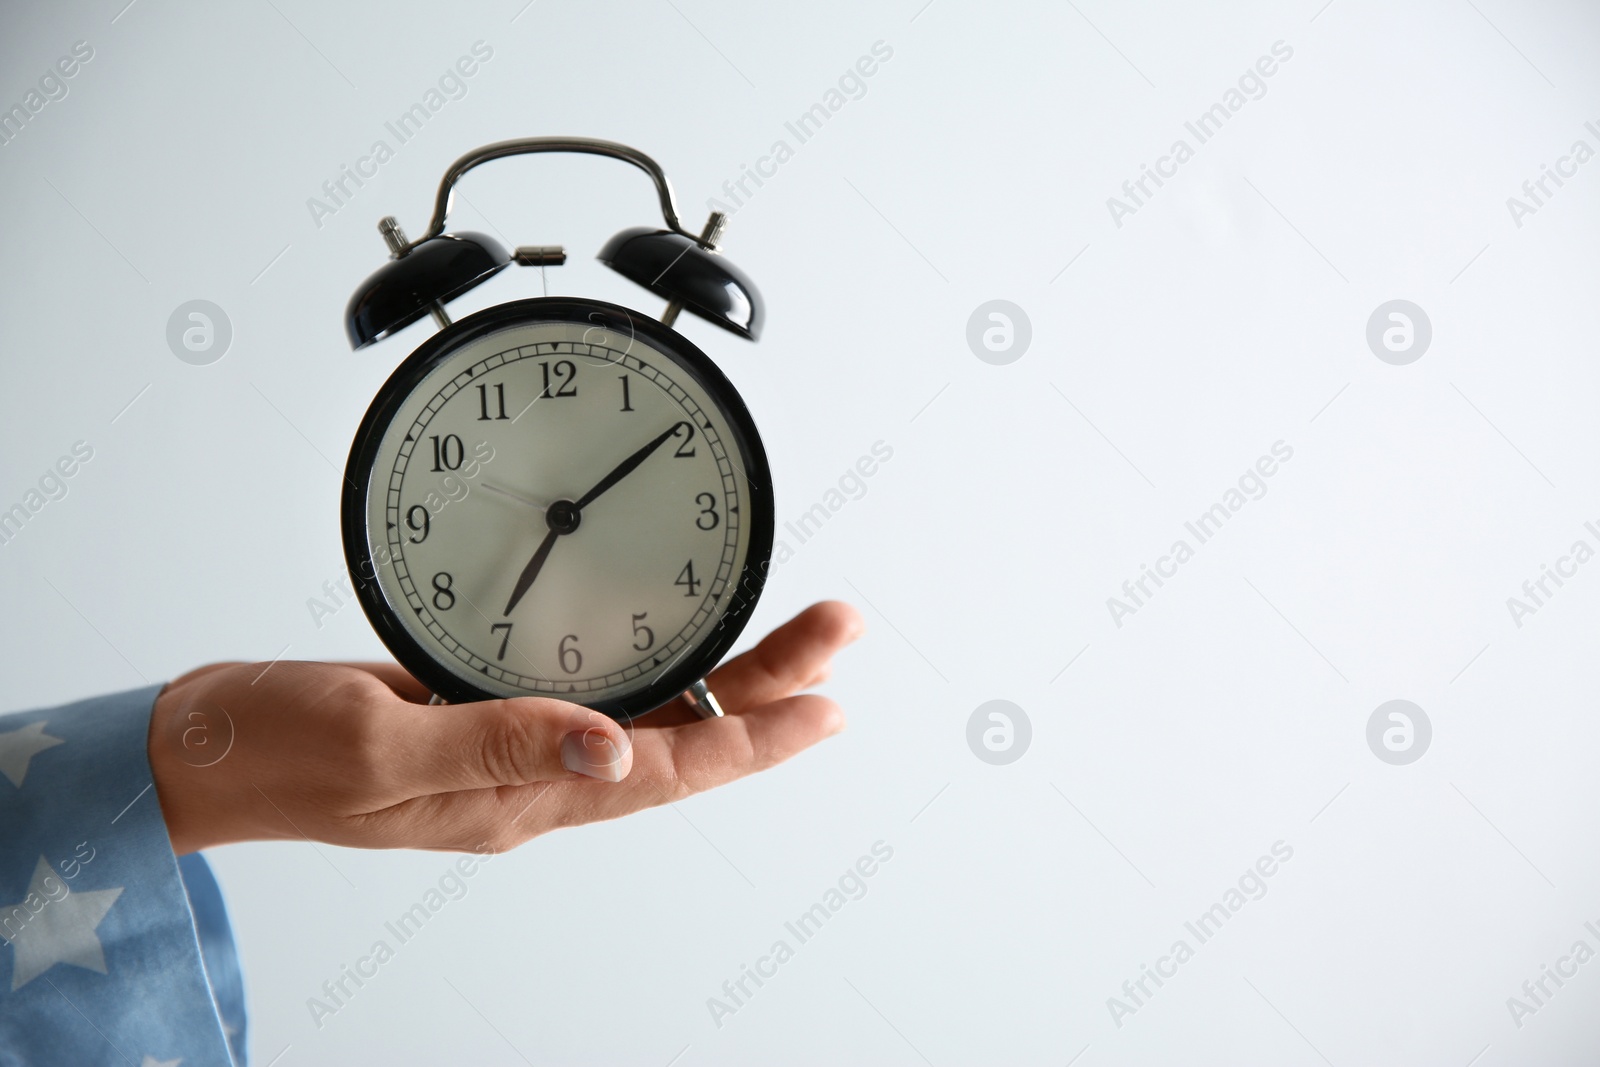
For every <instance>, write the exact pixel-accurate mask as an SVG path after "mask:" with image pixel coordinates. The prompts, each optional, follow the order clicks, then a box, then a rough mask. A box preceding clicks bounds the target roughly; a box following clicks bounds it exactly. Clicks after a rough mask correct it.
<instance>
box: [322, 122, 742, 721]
mask: <svg viewBox="0 0 1600 1067" xmlns="http://www.w3.org/2000/svg"><path fill="white" fill-rule="evenodd" d="M541 152H575V153H587V154H592V155H599V156H605V157H609V158H612V159H618V160H622V161H624V162H627V163H631V164H633V165H634V166H636V167H638V168H639V169H641V170H643V171H644V172H645V173H646V174H648V175H649V176H650V178H651V179H652V181H653V182H654V183H655V187H656V192H657V194H658V197H659V200H660V205H661V212H662V216H663V218H664V221H665V223H666V226H665V228H656V227H636V228H632V229H627V230H623V231H622V232H621V233H619V234H617V235H616V236H615V237H613V238H612V239H611V240H610V241H608V242H607V243H606V245H605V247H603V248H602V249H601V250H600V253H599V257H598V258H599V259H600V261H601V262H602V263H604V264H606V265H607V266H609V267H610V268H612V269H613V270H615V271H617V272H618V273H620V274H622V275H623V276H624V277H626V278H629V279H631V280H633V281H634V282H637V283H638V284H640V285H642V286H644V287H645V288H646V289H649V290H650V291H651V292H653V293H656V294H657V295H659V296H662V297H665V298H666V300H667V305H666V310H665V312H664V313H663V314H662V315H661V317H660V318H659V320H658V319H656V318H654V317H652V316H649V315H646V314H642V313H640V312H638V311H633V310H630V309H628V308H625V307H620V306H618V305H616V304H611V303H606V302H602V301H599V300H587V299H582V298H578V297H567V296H561V297H539V298H531V299H524V300H513V301H511V302H509V303H505V304H499V305H496V306H494V307H490V308H488V309H486V310H483V311H479V312H477V313H475V314H473V315H470V316H467V317H465V318H462V319H459V320H452V318H451V316H450V314H449V312H448V311H447V310H446V305H448V304H449V303H450V301H452V300H454V299H455V298H456V297H459V296H461V295H462V294H464V293H466V292H467V291H469V290H471V289H472V288H474V287H476V286H478V285H480V284H482V283H483V282H485V281H487V280H488V279H489V278H491V277H493V276H494V275H496V274H498V273H499V272H500V271H501V270H502V269H504V268H505V267H507V266H508V265H510V264H512V263H516V264H518V265H521V266H539V267H547V266H558V265H560V264H561V263H564V262H565V260H566V253H565V251H564V250H563V249H562V248H561V247H560V246H551V245H538V246H523V247H519V248H517V249H515V250H514V251H511V252H508V251H507V250H506V249H505V248H504V247H503V246H502V245H501V244H500V243H499V242H497V241H496V240H494V239H493V238H491V237H489V236H487V235H485V234H482V233H472V232H458V233H446V232H445V220H446V218H447V216H448V214H449V211H450V205H451V198H452V194H453V189H454V187H455V185H456V183H457V182H458V181H459V180H460V179H461V177H462V176H463V175H464V174H466V173H467V171H469V170H471V169H472V168H473V167H476V166H478V165H479V164H481V163H486V162H489V161H491V160H495V159H501V158H504V157H507V156H513V155H522V154H527V153H541ZM725 221H726V220H725V217H724V216H723V215H722V214H721V213H713V214H712V215H711V218H710V220H709V221H708V222H707V224H706V226H705V227H704V229H703V230H702V231H701V232H700V233H699V234H695V233H691V232H689V231H687V230H685V229H684V228H683V226H682V225H681V224H680V222H679V219H678V213H677V208H676V205H675V203H674V200H673V194H672V188H671V185H670V184H669V183H668V181H667V178H666V175H665V174H664V173H663V172H662V170H661V168H660V166H658V165H657V164H656V162H655V161H654V160H653V159H651V158H650V157H649V156H647V155H645V154H644V153H643V152H640V151H638V150H636V149H633V148H629V147H628V146H626V145H621V144H616V143H614V142H610V141H600V140H591V139H582V138H554V137H541V138H525V139H520V140H512V141H502V142H499V143H496V144H491V145H486V146H484V147H482V148H479V149H477V150H476V151H473V152H469V153H467V154H466V155H464V156H462V157H461V158H460V159H458V160H456V161H455V162H454V163H453V164H451V166H450V168H449V170H448V171H446V172H445V175H444V178H443V180H442V181H441V183H440V185H439V192H438V196H437V198H436V201H435V204H434V213H433V219H432V221H431V223H430V224H429V226H428V229H427V231H426V232H425V233H424V234H423V235H422V236H421V237H420V238H418V239H416V240H408V239H407V238H406V236H405V234H404V233H403V232H402V230H401V228H400V226H399V224H398V223H397V222H396V221H395V220H394V219H393V218H392V217H390V218H385V219H383V220H382V221H381V222H380V223H379V224H378V229H379V232H380V233H381V234H382V235H383V238H384V240H385V242H386V243H387V245H388V248H389V252H390V259H389V262H387V263H386V264H384V266H383V267H382V268H380V269H379V270H378V271H377V272H376V273H374V274H373V275H372V276H371V277H369V278H368V279H367V280H366V281H365V282H364V283H362V285H361V287H360V288H359V289H357V290H356V292H355V295H354V296H353V297H351V299H350V303H349V306H348V308H347V311H346V316H345V327H346V331H347V333H348V335H349V339H350V344H351V346H352V347H353V348H355V349H363V348H366V347H367V346H369V345H371V344H373V343H375V342H377V341H379V340H382V339H383V338H385V337H387V336H388V335H390V334H392V333H395V332H396V331H398V330H400V329H402V328H403V327H405V326H407V325H410V324H411V323H413V322H416V321H418V320H420V319H422V318H424V317H428V316H431V317H432V319H433V321H434V322H435V323H436V324H437V326H438V332H436V333H434V334H433V335H432V336H430V337H429V338H428V339H427V340H426V341H425V342H423V344H422V345H421V347H419V348H418V349H417V350H416V351H415V352H413V353H412V354H411V355H410V356H409V357H407V359H406V360H405V362H403V363H401V364H400V366H399V368H398V369H397V370H395V372H394V373H393V374H392V375H391V376H390V377H389V379H388V381H386V382H385V383H384V385H383V388H382V389H381V390H379V392H378V395H377V397H376V398H375V399H374V400H373V402H372V405H371V407H369V408H368V409H367V413H366V416H365V417H364V418H363V419H362V420H361V424H360V428H359V429H358V430H357V431H356V436H355V442H354V444H353V445H352V447H351V450H350V458H349V462H348V465H347V467H346V470H345V479H344V490H343V501H342V515H341V521H342V527H343V530H342V533H343V543H344V552H345V559H346V562H347V563H348V565H349V568H350V574H351V579H352V583H353V586H354V588H355V592H356V596H357V598H358V599H359V601H360V603H361V606H362V609H363V610H364V611H365V612H366V615H367V618H368V619H369V620H370V621H371V623H372V626H373V628H374V629H375V630H376V631H377V633H378V636H379V637H380V638H381V639H382V640H383V642H384V644H385V645H386V646H387V647H388V649H389V651H390V652H391V653H393V655H394V657H395V658H396V659H397V660H398V661H399V662H400V663H401V665H403V666H404V667H405V668H406V669H407V670H409V671H410V672H411V673H412V674H413V675H414V676H416V678H417V679H418V680H420V681H421V682H423V683H424V684H426V685H427V686H428V687H429V688H430V689H431V690H432V691H433V693H434V694H435V697H434V702H436V703H461V702H466V701H474V700H486V699H493V698H501V697H522V696H542V697H556V698H560V699H563V700H570V701H573V702H575V703H579V704H582V705H584V706H586V707H589V708H593V709H595V710H597V711H601V712H604V713H606V714H608V715H610V716H612V717H613V718H616V719H618V720H620V721H626V720H628V719H630V718H633V717H635V716H637V715H641V714H643V713H645V712H647V711H650V710H651V709H653V708H656V707H659V706H661V705H662V704H665V703H667V702H669V701H671V700H674V699H676V698H678V697H680V696H682V697H684V698H685V699H686V700H687V702H688V704H689V705H690V706H691V707H692V708H694V709H695V710H696V711H697V712H698V713H699V714H700V715H701V716H703V717H712V716H718V715H721V714H722V710H721V708H720V707H719V706H718V704H717V701H716V698H715V696H714V695H713V694H712V693H711V692H710V690H709V689H708V688H707V686H706V684H705V678H706V675H707V674H708V673H709V672H710V671H711V669H712V668H713V667H714V666H716V664H717V663H718V662H719V661H720V660H721V658H722V657H723V656H724V655H725V654H726V653H727V652H728V650H729V649H730V648H731V647H732V646H733V644H734V642H735V641H737V640H738V637H739V634H740V632H741V631H742V630H743V629H744V626H745V623H746V622H747V621H748V620H749V618H750V614H751V612H752V611H753V610H754V608H755V606H756V602H757V600H758V599H759V597H760V595H761V589H762V585H763V582H764V579H765V576H766V571H767V567H768V563H769V560H770V558H771V552H772V538H773V516H774V509H773V500H772V489H771V478H770V476H769V473H768V469H767V458H766V453H765V451H764V449H763V447H762V443H761V436H760V434H759V433H758V432H757V431H756V426H755V423H754V421H753V420H752V419H751V417H750V413H749V411H748V410H747V408H746V407H745V404H744V401H743V400H742V399H741V398H740V396H739V393H738V391H737V390H735V389H734V387H733V385H732V384H731V383H730V382H729V381H728V379H727V377H726V376H724V375H723V373H722V372H721V371H720V370H718V368H717V366H716V365H715V364H714V363H713V362H712V361H711V360H710V359H709V358H708V357H707V356H706V355H705V353H704V352H702V351H701V350H700V349H699V348H697V347H696V346H695V345H694V344H693V343H692V342H691V341H690V340H689V339H688V338H686V337H685V336H683V334H681V333H679V332H678V331H677V330H675V329H674V328H673V326H674V324H675V323H676V321H677V318H678V316H679V314H680V313H681V312H682V311H689V312H691V313H693V314H695V315H697V316H699V317H700V318H702V319H705V320H706V321H708V322H712V323H715V324H716V325H717V326H720V327H722V328H723V329H726V330H729V331H731V332H733V333H735V334H738V335H739V336H741V337H744V338H746V339H748V340H751V341H754V340H756V338H757V336H758V335H759V334H760V331H761V325H762V320H763V308H762V302H761V297H760V295H759V294H758V293H757V291H756V288H755V286H754V285H753V284H752V283H751V281H750V279H749V278H748V277H746V276H745V274H744V273H743V272H742V271H740V270H739V269H738V268H737V267H735V266H734V265H733V264H732V263H730V262H729V261H728V260H727V259H726V258H725V257H724V256H722V255H721V254H720V252H719V250H718V247H717V245H718V241H719V238H720V237H721V233H722V229H723V227H724V224H725Z"/></svg>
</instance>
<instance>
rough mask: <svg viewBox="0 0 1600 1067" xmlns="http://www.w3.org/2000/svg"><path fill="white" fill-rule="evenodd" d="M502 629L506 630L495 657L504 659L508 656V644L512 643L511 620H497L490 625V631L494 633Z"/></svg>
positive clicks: (501, 637)
mask: <svg viewBox="0 0 1600 1067" xmlns="http://www.w3.org/2000/svg"><path fill="white" fill-rule="evenodd" d="M501 630H504V631H505V633H504V634H501V636H500V651H499V652H498V653H496V655H495V657H494V658H495V659H496V660H501V661H503V660H504V659H505V658H506V646H507V645H509V644H510V643H511V624H510V623H509V622H497V623H495V624H494V625H493V626H491V627H489V632H490V633H492V634H494V633H500V631H501Z"/></svg>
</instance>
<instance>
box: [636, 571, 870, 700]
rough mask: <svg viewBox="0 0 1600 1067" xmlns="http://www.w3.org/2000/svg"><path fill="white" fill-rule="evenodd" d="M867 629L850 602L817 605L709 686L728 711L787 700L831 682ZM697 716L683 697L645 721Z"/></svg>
mask: <svg viewBox="0 0 1600 1067" xmlns="http://www.w3.org/2000/svg"><path fill="white" fill-rule="evenodd" d="M865 629H866V625H865V624H864V623H863V622H862V621H861V615H860V613H859V612H857V611H856V609H855V608H853V607H851V606H850V605H849V604H845V603H843V602H841V601H837V600H825V601H823V602H822V603H820V604H813V605H811V606H810V607H809V608H807V609H806V610H804V611H802V612H801V613H800V614H798V615H796V616H795V617H794V618H792V619H790V620H789V621H788V622H786V623H784V624H783V625H782V626H780V627H778V628H777V629H776V630H774V631H772V632H771V633H770V634H768V635H767V636H766V637H764V638H762V640H761V643H760V644H758V645H756V647H755V648H753V649H751V650H750V651H748V652H746V653H744V654H743V655H741V656H737V657H735V658H734V659H732V660H730V661H728V662H727V663H724V664H723V665H722V666H721V667H718V668H717V669H716V670H715V671H713V672H712V673H711V677H710V678H708V679H707V680H706V684H707V686H709V687H710V689H711V692H712V693H713V694H714V695H715V696H716V698H717V700H718V702H719V703H721V705H722V707H723V709H724V710H725V711H727V712H729V713H731V714H734V715H738V714H740V713H742V712H744V711H745V710H747V709H749V708H755V707H760V706H762V705H763V704H770V703H772V702H773V701H775V700H782V699H783V698H784V697H787V696H793V695H794V694H795V693H797V692H799V691H800V690H802V689H806V688H809V687H810V686H813V685H816V684H818V683H819V682H823V681H826V680H827V677H828V671H829V668H830V665H831V661H832V659H833V657H834V654H835V653H837V652H838V651H839V650H840V649H842V648H844V647H845V646H846V645H848V644H850V642H852V641H854V640H855V639H856V638H858V637H860V636H861V634H862V633H863V632H865ZM698 718H699V716H698V715H696V714H695V713H694V712H693V711H692V710H691V709H689V708H688V706H687V705H686V704H684V703H683V702H682V701H681V700H680V701H674V702H673V703H671V704H668V705H667V706H666V707H665V708H662V709H661V710H660V711H658V712H653V713H652V714H651V716H650V718H649V719H648V720H646V721H647V722H648V724H650V725H664V724H666V723H669V722H670V723H688V722H694V721H695V720H696V719H698Z"/></svg>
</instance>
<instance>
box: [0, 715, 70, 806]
mask: <svg viewBox="0 0 1600 1067" xmlns="http://www.w3.org/2000/svg"><path fill="white" fill-rule="evenodd" d="M62 743H63V742H62V739H61V738H59V737H51V736H50V735H49V734H47V733H45V732H44V720H43V719H40V720H39V721H38V722H30V723H29V724H28V725H26V726H24V727H22V728H21V729H20V730H7V731H6V732H4V733H0V774H3V775H5V776H6V777H7V778H8V779H10V780H11V784H12V785H14V786H16V787H17V788H18V789H21V788H22V779H23V778H24V777H26V776H27V773H28V764H29V762H31V761H32V759H33V757H34V756H37V755H38V754H39V753H41V752H43V751H44V750H45V749H47V748H54V747H55V746H57V745H59V744H62Z"/></svg>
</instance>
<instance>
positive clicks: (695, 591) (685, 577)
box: [672, 559, 701, 597]
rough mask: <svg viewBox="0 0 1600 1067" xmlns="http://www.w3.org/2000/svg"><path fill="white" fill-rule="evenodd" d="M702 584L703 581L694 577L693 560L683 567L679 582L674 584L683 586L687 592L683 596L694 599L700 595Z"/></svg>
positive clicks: (679, 574)
mask: <svg viewBox="0 0 1600 1067" xmlns="http://www.w3.org/2000/svg"><path fill="white" fill-rule="evenodd" d="M700 583H701V579H699V578H696V577H695V576H694V560H692V559H691V560H690V561H689V562H688V563H685V564H684V565H683V570H681V571H679V572H678V580H677V581H675V582H673V583H672V584H673V585H681V586H683V587H684V588H685V590H687V591H686V592H685V593H684V594H683V595H684V596H689V597H692V596H698V595H699V592H700Z"/></svg>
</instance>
